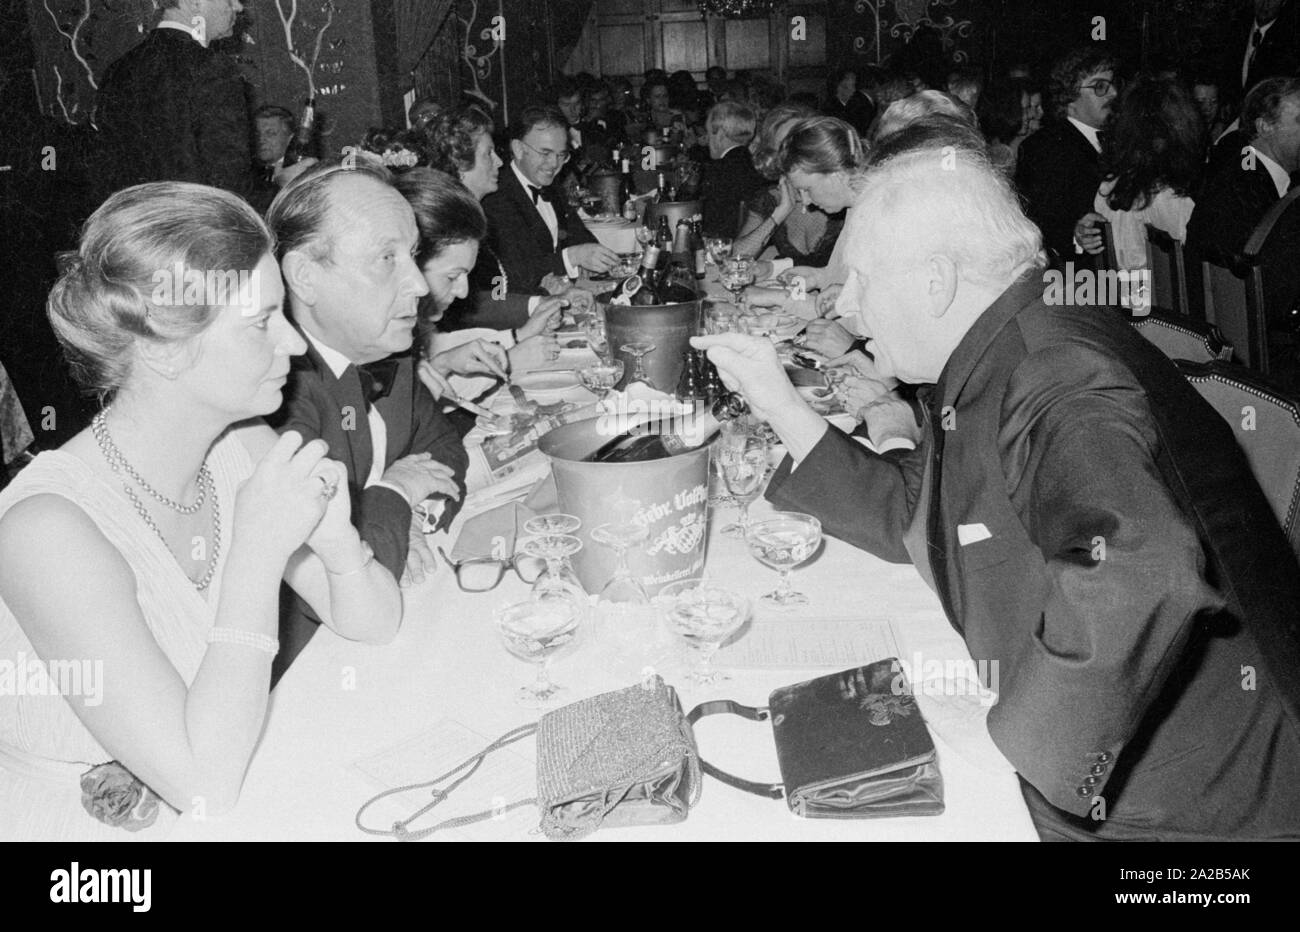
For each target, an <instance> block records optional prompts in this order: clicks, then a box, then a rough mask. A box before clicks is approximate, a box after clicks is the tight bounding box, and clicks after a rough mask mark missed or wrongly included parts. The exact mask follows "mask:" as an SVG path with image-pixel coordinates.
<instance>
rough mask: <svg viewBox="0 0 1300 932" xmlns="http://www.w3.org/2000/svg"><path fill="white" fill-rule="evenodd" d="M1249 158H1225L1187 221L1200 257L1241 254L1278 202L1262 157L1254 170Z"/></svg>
mask: <svg viewBox="0 0 1300 932" xmlns="http://www.w3.org/2000/svg"><path fill="white" fill-rule="evenodd" d="M1244 160H1245V157H1244V156H1242V155H1241V154H1240V151H1239V152H1238V155H1237V157H1236V158H1233V159H1227V158H1224V159H1223V160H1222V162H1221V164H1222V166H1223V167H1222V169H1221V170H1220V172H1219V173H1218V174H1217V175H1215V176H1214V177H1212V178H1210V179H1209V180H1208V181H1207V182H1206V183H1205V185H1204V187H1203V188H1202V190H1201V196H1200V197H1198V198H1197V199H1196V207H1195V208H1194V209H1193V210H1192V217H1191V219H1190V220H1189V221H1188V222H1187V248H1188V249H1189V250H1192V251H1194V252H1195V254H1196V255H1198V256H1207V257H1217V258H1218V259H1220V260H1223V259H1230V258H1231V257H1233V256H1235V255H1237V254H1238V253H1240V252H1241V251H1242V250H1243V249H1244V248H1245V246H1246V241H1247V240H1249V239H1250V234H1251V233H1253V232H1254V230H1255V227H1256V226H1258V225H1259V222H1260V221H1261V220H1263V219H1264V215H1265V214H1266V213H1268V210H1269V208H1270V207H1272V206H1273V205H1274V204H1276V203H1277V201H1278V196H1277V188H1276V187H1275V186H1274V184H1273V179H1272V177H1271V176H1270V175H1269V173H1268V169H1267V168H1265V167H1264V165H1263V163H1262V162H1260V161H1259V159H1255V160H1254V164H1253V166H1252V167H1251V168H1250V169H1246V168H1244V167H1243V165H1242V163H1243V161H1244Z"/></svg>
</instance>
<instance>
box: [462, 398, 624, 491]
mask: <svg viewBox="0 0 1300 932" xmlns="http://www.w3.org/2000/svg"><path fill="white" fill-rule="evenodd" d="M493 409H494V410H496V407H495V406H494V408H493ZM599 413H600V409H599V407H598V406H597V405H595V404H589V405H578V406H563V407H557V409H556V410H555V411H546V412H544V411H539V413H538V415H537V416H536V418H535V419H534V420H533V421H532V422H531V423H529V424H527V425H526V426H524V427H520V428H519V429H517V430H515V431H512V432H511V433H508V434H499V435H497V436H493V437H484V438H483V441H482V442H481V443H478V444H473V443H468V444H466V446H465V449H466V451H467V452H468V453H469V469H468V471H467V472H466V474H465V486H466V488H467V489H468V490H469V491H470V492H475V491H478V490H479V489H483V488H487V487H489V486H493V485H496V484H497V483H500V482H504V481H505V480H507V479H511V478H512V477H516V476H517V477H518V479H517V480H516V481H518V482H520V483H521V484H531V483H533V482H536V481H537V480H538V479H540V478H541V477H542V476H543V475H545V474H546V473H548V472H549V471H550V461H549V460H547V458H546V457H545V456H544V455H543V454H542V453H540V452H539V451H538V449H537V443H538V441H539V440H540V439H541V438H542V436H543V435H545V434H546V433H548V432H549V431H552V430H554V429H555V428H556V427H559V426H561V425H563V424H569V423H571V422H573V421H582V420H586V419H587V418H592V417H596V416H597V415H598V414H599Z"/></svg>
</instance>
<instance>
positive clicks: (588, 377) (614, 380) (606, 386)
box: [578, 359, 623, 404]
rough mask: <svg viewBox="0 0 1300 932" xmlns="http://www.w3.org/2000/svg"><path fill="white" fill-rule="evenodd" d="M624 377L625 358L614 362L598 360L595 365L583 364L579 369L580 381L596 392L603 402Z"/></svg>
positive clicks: (590, 390) (589, 389)
mask: <svg viewBox="0 0 1300 932" xmlns="http://www.w3.org/2000/svg"><path fill="white" fill-rule="evenodd" d="M622 377H623V360H621V359H615V360H613V361H612V362H605V361H604V360H603V359H602V360H598V361H597V362H596V363H595V364H594V365H590V366H583V367H582V368H581V369H579V370H578V381H580V382H581V383H582V387H583V388H585V389H586V390H587V391H589V392H591V393H592V394H594V395H595V396H596V397H597V398H598V399H599V400H600V402H601V403H602V404H604V402H605V399H607V398H608V397H609V396H610V394H611V393H612V392H613V391H614V386H615V385H617V384H618V380H619V379H621V378H622Z"/></svg>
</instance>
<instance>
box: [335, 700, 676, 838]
mask: <svg viewBox="0 0 1300 932" xmlns="http://www.w3.org/2000/svg"><path fill="white" fill-rule="evenodd" d="M532 734H536V736H537V796H536V797H534V798H531V799H523V800H519V801H517V802H514V803H511V804H510V805H508V806H505V807H504V808H501V807H498V808H497V809H495V810H488V811H484V812H477V813H473V814H470V815H465V816H458V817H456V818H453V819H447V820H446V821H443V822H439V823H438V824H436V825H432V826H429V827H427V828H422V829H411V828H410V825H411V823H413V822H415V821H416V820H417V819H420V818H422V817H423V816H424V815H426V814H427V813H428V812H429V811H431V810H432V809H434V808H435V807H436V806H438V805H440V804H441V803H442V802H444V801H445V800H446V799H447V797H448V796H449V795H451V793H452V791H453V790H455V789H456V788H457V787H458V786H460V785H461V784H462V783H464V782H465V781H466V780H468V779H469V778H470V777H471V776H472V775H473V774H474V772H475V771H476V770H478V768H479V767H480V766H481V765H482V763H483V760H484V759H485V758H486V757H487V756H488V755H489V754H491V753H492V752H493V751H495V750H497V749H499V748H502V747H505V746H507V745H510V744H513V743H514V742H516V741H520V740H522V739H524V738H526V737H528V736H529V735H532ZM453 778H454V779H453ZM449 779H450V780H451V781H452V782H451V783H450V784H448V785H447V786H446V787H441V786H440V784H442V783H443V781H445V780H449ZM700 782H701V781H700V756H699V752H698V751H697V750H696V747H695V737H694V734H693V733H692V731H691V726H690V725H689V724H688V723H687V721H686V717H685V716H684V715H683V714H682V706H681V702H680V701H679V700H678V698H677V692H676V690H674V689H673V688H672V687H671V686H669V685H667V684H666V683H664V681H663V679H662V678H660V677H658V676H654V677H650V678H648V679H646V680H645V681H644V682H643V683H641V684H638V685H635V686H629V687H627V688H625V689H618V690H615V691H613V692H607V693H601V694H600V695H598V696H592V697H591V698H589V699H583V700H580V701H578V702H574V703H570V704H569V705H566V706H563V707H561V708H559V709H556V710H554V711H552V712H548V713H546V714H545V715H543V716H542V718H541V720H540V721H539V722H537V723H536V724H532V725H524V726H521V727H519V728H516V729H514V730H513V731H509V732H507V733H506V734H504V735H502V736H501V737H500V738H498V739H497V740H496V741H493V742H492V743H491V744H489V745H488V746H487V747H486V748H484V749H483V750H482V751H480V752H479V753H478V754H476V755H474V756H473V757H471V758H470V759H468V760H466V761H464V762H463V763H461V764H460V765H459V766H457V767H455V768H453V769H452V770H449V771H448V772H447V773H444V774H441V775H439V776H438V777H436V778H434V779H433V780H429V781H427V782H425V783H416V784H411V785H409V786H402V787H397V788H395V789H391V790H385V791H384V792H383V793H380V794H379V795H378V796H375V797H372V798H371V799H370V800H368V801H367V802H366V803H365V805H363V806H362V807H361V809H360V810H359V811H358V812H357V817H356V823H357V828H359V829H361V831H363V832H366V833H368V834H371V835H391V836H393V837H394V838H396V839H397V840H398V841H417V840H419V839H421V838H425V837H427V836H429V835H431V834H433V833H434V832H437V831H439V830H441V829H445V828H456V827H459V826H463V825H469V824H472V823H474V822H481V821H483V820H485V819H489V818H492V817H493V816H494V815H499V814H501V813H503V812H508V811H509V810H511V809H516V808H519V807H520V806H526V805H530V804H536V805H537V807H538V809H540V810H541V826H540V827H541V830H542V832H543V833H544V834H545V835H546V837H548V838H553V839H564V840H571V839H577V838H582V837H584V836H586V835H590V834H591V833H592V832H594V831H596V829H598V828H601V827H602V826H624V825H660V824H666V823H673V822H681V821H683V820H684V819H685V818H686V816H687V814H688V813H689V812H690V808H691V806H693V805H695V803H696V802H697V801H698V800H699V796H700ZM429 787H431V788H433V799H432V801H431V802H429V803H428V804H427V805H426V806H424V807H422V808H421V809H419V810H418V811H417V812H415V813H413V814H412V815H411V816H409V817H408V818H406V819H403V820H402V821H400V822H395V823H394V824H393V825H392V827H391V828H388V829H376V828H371V827H368V826H366V825H364V824H362V816H363V815H364V814H365V811H366V810H367V809H368V808H369V807H370V806H371V805H372V804H373V803H375V802H378V801H379V800H380V799H383V798H385V797H387V796H392V795H395V794H398V793H405V792H408V791H410V790H415V789H424V788H429Z"/></svg>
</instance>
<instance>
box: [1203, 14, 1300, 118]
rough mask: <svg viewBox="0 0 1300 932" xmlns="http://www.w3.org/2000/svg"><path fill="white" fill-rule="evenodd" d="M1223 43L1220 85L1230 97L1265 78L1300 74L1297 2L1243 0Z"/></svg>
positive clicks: (1239, 95) (1288, 76) (1248, 88)
mask: <svg viewBox="0 0 1300 932" xmlns="http://www.w3.org/2000/svg"><path fill="white" fill-rule="evenodd" d="M1241 6H1242V10H1241V13H1240V15H1239V16H1237V17H1236V18H1235V19H1234V20H1233V22H1232V25H1231V26H1229V27H1228V30H1227V39H1226V41H1225V42H1224V44H1223V50H1224V58H1223V77H1222V81H1223V87H1224V88H1226V89H1227V90H1229V91H1230V92H1232V97H1233V98H1234V99H1236V100H1240V99H1241V95H1242V94H1244V93H1246V92H1248V91H1249V90H1250V89H1251V88H1252V87H1254V86H1255V85H1256V84H1258V83H1259V82H1260V81H1263V80H1265V79H1266V78H1293V77H1295V76H1296V75H1298V74H1300V3H1297V2H1296V0H1246V2H1243V3H1242V4H1241Z"/></svg>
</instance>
